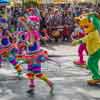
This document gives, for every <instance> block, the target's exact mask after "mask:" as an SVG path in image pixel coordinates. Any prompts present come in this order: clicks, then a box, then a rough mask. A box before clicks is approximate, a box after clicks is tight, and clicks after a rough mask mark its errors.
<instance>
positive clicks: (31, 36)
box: [17, 16, 53, 94]
mask: <svg viewBox="0 0 100 100" xmlns="http://www.w3.org/2000/svg"><path fill="white" fill-rule="evenodd" d="M29 19H30V20H29ZM19 21H21V22H22V23H23V25H25V24H28V26H27V25H25V27H27V28H26V29H27V34H26V36H25V40H26V44H27V47H26V49H27V51H26V55H25V56H23V57H20V55H19V56H18V57H17V58H18V59H20V58H21V59H24V60H26V61H27V66H28V73H27V75H26V76H27V78H28V80H29V90H28V91H27V93H29V94H33V93H34V88H35V84H34V80H35V77H37V78H40V79H41V80H43V81H45V82H46V83H47V84H48V85H49V87H50V88H51V89H50V92H51V93H52V92H53V83H52V82H51V81H50V80H49V79H48V77H47V76H46V75H45V74H44V73H42V71H41V67H42V65H41V63H43V62H45V61H46V60H47V52H45V51H43V50H42V51H41V47H40V35H39V33H38V32H37V30H36V29H35V27H34V26H32V25H33V23H32V24H31V23H30V21H33V22H34V21H35V22H38V21H39V17H36V16H33V17H32V16H31V17H29V18H28V22H27V19H24V18H21V19H19ZM26 22H27V23H26Z"/></svg>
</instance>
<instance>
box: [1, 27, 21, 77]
mask: <svg viewBox="0 0 100 100" xmlns="http://www.w3.org/2000/svg"><path fill="white" fill-rule="evenodd" d="M13 41H15V39H13V37H12V35H11V33H9V31H8V30H7V29H3V31H2V35H1V45H0V58H1V59H0V63H2V61H4V60H7V61H8V62H9V63H11V64H12V65H13V66H15V67H14V68H15V70H16V72H17V78H20V76H21V72H22V68H21V65H20V64H19V63H18V61H17V60H16V56H15V55H14V54H16V52H15V53H14V52H13V51H14V50H15V48H16V47H15V46H14V45H15V44H13V43H14V42H13Z"/></svg>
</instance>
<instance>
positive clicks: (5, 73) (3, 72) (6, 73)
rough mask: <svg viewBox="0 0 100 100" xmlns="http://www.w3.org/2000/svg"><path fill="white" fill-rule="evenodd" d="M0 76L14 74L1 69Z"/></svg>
mask: <svg viewBox="0 0 100 100" xmlns="http://www.w3.org/2000/svg"><path fill="white" fill-rule="evenodd" d="M0 74H3V75H13V74H14V70H7V69H3V68H1V69H0Z"/></svg>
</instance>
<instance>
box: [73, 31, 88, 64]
mask: <svg viewBox="0 0 100 100" xmlns="http://www.w3.org/2000/svg"><path fill="white" fill-rule="evenodd" d="M84 35H85V33H84V32H79V33H78V34H73V35H72V38H74V39H79V38H82V37H84ZM84 51H85V53H86V54H87V53H88V52H87V48H86V44H84V43H82V44H80V45H79V48H78V56H79V60H78V61H74V63H75V64H78V65H84V64H86V61H85V60H84V55H83V52H84Z"/></svg>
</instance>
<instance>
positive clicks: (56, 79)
mask: <svg viewBox="0 0 100 100" xmlns="http://www.w3.org/2000/svg"><path fill="white" fill-rule="evenodd" d="M49 79H50V80H52V81H64V80H65V78H64V77H53V78H49Z"/></svg>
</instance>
